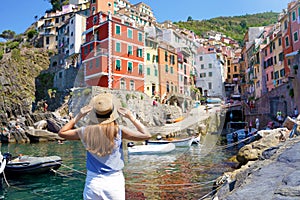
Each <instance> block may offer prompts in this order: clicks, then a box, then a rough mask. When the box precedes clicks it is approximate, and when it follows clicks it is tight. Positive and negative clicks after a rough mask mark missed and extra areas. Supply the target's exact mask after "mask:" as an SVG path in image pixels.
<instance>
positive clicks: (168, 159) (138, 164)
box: [1, 135, 235, 200]
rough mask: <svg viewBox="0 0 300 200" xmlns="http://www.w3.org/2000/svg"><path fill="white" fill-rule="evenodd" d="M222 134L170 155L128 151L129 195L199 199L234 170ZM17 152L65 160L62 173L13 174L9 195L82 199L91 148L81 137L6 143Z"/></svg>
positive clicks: (7, 149) (6, 193)
mask: <svg viewBox="0 0 300 200" xmlns="http://www.w3.org/2000/svg"><path fill="white" fill-rule="evenodd" d="M223 145H224V144H222V141H221V140H220V138H219V137H218V136H216V135H209V136H207V137H206V139H205V140H203V144H202V145H200V146H199V145H193V146H192V147H190V148H176V150H175V151H174V152H172V153H169V154H165V155H159V156H158V155H147V156H146V155H134V156H132V155H128V154H127V151H126V150H125V168H124V175H125V179H126V199H130V200H132V199H138V200H142V199H199V198H201V197H202V196H204V195H205V194H207V193H209V192H210V191H211V190H212V184H213V180H215V179H216V178H217V177H219V176H220V175H222V173H223V172H225V171H231V170H232V169H231V168H230V166H229V165H228V164H227V163H226V160H227V159H228V158H229V157H231V156H232V155H233V154H234V153H235V149H231V150H228V149H224V148H222V147H221V146H223ZM1 152H2V153H4V152H10V153H11V154H12V155H18V154H23V155H31V156H51V155H58V156H60V157H61V158H62V160H63V165H62V166H61V167H60V168H59V169H58V172H57V173H50V174H41V175H39V174H36V175H30V176H29V175H28V176H19V177H8V178H7V181H8V184H9V185H10V186H7V185H6V184H5V183H4V191H3V195H4V199H13V200H15V199H24V200H29V199H30V200H31V199H52V200H53V199H64V200H74V199H75V200H76V199H82V191H83V187H84V181H85V151H84V149H83V147H82V145H81V143H80V142H79V141H66V142H64V144H57V143H56V142H48V143H34V144H2V146H1Z"/></svg>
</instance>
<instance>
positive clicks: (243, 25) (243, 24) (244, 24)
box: [240, 20, 247, 29]
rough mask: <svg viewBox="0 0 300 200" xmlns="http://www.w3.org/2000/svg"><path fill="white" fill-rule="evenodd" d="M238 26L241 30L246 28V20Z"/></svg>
mask: <svg viewBox="0 0 300 200" xmlns="http://www.w3.org/2000/svg"><path fill="white" fill-rule="evenodd" d="M240 26H241V27H242V28H243V29H245V28H247V22H246V20H242V21H241V23H240Z"/></svg>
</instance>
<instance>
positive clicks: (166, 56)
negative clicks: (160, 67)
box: [165, 51, 168, 62]
mask: <svg viewBox="0 0 300 200" xmlns="http://www.w3.org/2000/svg"><path fill="white" fill-rule="evenodd" d="M165 61H166V62H168V52H167V51H165Z"/></svg>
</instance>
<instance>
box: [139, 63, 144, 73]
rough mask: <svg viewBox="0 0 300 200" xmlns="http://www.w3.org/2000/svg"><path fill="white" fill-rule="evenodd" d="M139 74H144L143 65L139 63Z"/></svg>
mask: <svg viewBox="0 0 300 200" xmlns="http://www.w3.org/2000/svg"><path fill="white" fill-rule="evenodd" d="M139 74H143V65H142V64H139Z"/></svg>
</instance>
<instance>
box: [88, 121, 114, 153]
mask: <svg viewBox="0 0 300 200" xmlns="http://www.w3.org/2000/svg"><path fill="white" fill-rule="evenodd" d="M118 130H119V128H118V126H117V124H116V123H115V122H111V123H108V124H96V125H89V126H87V127H86V128H85V131H84V137H83V140H84V142H85V143H86V150H87V151H89V152H91V153H93V154H96V155H97V156H100V157H103V156H106V155H109V154H111V153H112V151H113V149H114V148H115V141H114V140H115V138H117V134H118Z"/></svg>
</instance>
